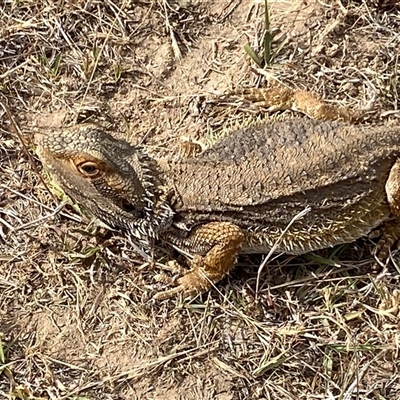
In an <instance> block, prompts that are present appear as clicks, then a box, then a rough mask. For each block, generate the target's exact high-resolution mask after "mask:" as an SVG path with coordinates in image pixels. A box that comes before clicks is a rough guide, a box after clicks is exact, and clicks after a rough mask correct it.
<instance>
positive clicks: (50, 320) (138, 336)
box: [0, 0, 400, 400]
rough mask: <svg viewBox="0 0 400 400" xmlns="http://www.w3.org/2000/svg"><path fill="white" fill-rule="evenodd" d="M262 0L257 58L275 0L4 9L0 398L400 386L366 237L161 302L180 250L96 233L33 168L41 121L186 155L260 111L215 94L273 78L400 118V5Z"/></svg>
mask: <svg viewBox="0 0 400 400" xmlns="http://www.w3.org/2000/svg"><path fill="white" fill-rule="evenodd" d="M269 9H270V17H271V30H272V31H273V33H274V41H273V43H272V51H273V59H272V61H271V63H270V65H267V66H263V67H259V66H257V65H256V64H254V62H252V61H251V59H250V57H249V56H248V55H247V54H246V52H245V51H244V50H243V46H244V45H245V44H246V43H250V45H251V47H252V48H253V49H255V50H256V51H257V52H258V53H259V54H261V51H262V46H261V43H262V39H263V38H262V33H263V28H264V3H263V2H262V1H256V0H242V1H240V0H217V1H211V0H209V1H195V0H176V1H173V0H169V1H166V0H159V1H155V0H147V1H146V0H143V1H139V0H138V1H124V0H116V1H114V2H113V1H110V0H102V1H96V0H69V1H68V0H66V1H56V2H52V1H35V0H27V1H21V2H19V1H14V0H5V1H3V2H1V3H0V103H1V104H2V107H1V108H0V121H1V126H0V263H1V267H0V339H1V342H0V397H1V398H6V399H24V400H25V399H82V400H83V399H113V400H114V399H115V400H116V399H182V400H183V399H217V400H230V399H232V400H233V399H291V400H293V399H343V400H352V399H354V400H355V399H359V400H361V399H362V400H367V399H371V400H383V399H385V400H389V399H390V400H395V399H399V398H400V334H399V332H400V331H399V327H400V314H399V313H400V309H399V303H400V291H399V289H398V286H399V276H398V270H397V269H396V267H395V266H392V265H391V266H389V268H386V269H384V270H379V271H374V270H373V269H372V268H371V266H372V263H373V259H372V256H371V255H370V254H371V253H370V250H371V249H372V247H373V244H372V242H371V241H370V240H364V241H360V242H359V243H357V244H351V245H348V246H341V247H339V248H336V249H334V250H327V251H322V252H320V253H318V255H309V256H306V257H302V258H288V257H281V258H278V259H277V260H274V261H272V262H270V264H269V265H268V268H265V269H264V272H263V275H262V288H261V290H260V292H259V295H258V297H257V298H256V296H255V287H256V277H257V270H258V267H259V265H260V262H261V260H262V258H261V256H260V257H243V258H240V260H239V264H238V267H236V268H235V270H234V271H233V272H232V273H231V274H230V276H229V277H228V278H227V279H225V280H224V281H223V282H221V283H220V284H219V285H218V287H217V288H216V289H214V290H212V291H210V293H207V294H205V295H203V296H200V297H198V298H196V299H194V300H192V301H189V302H182V301H181V300H180V299H174V300H168V301H163V302H154V301H153V300H152V296H153V295H154V293H156V292H157V290H159V289H161V288H162V284H160V283H157V282H155V281H154V279H153V277H154V274H155V273H156V272H157V270H158V264H160V263H161V264H162V263H164V262H165V261H166V260H167V259H168V258H170V257H172V256H173V255H168V254H166V255H165V257H161V258H160V257H158V258H156V259H155V261H156V264H155V265H152V264H151V263H148V262H146V261H145V260H143V258H142V257H141V256H140V255H138V254H137V253H135V251H134V249H133V248H132V246H131V245H130V244H129V243H128V242H127V239H126V237H125V236H124V235H123V234H118V233H116V232H113V233H110V232H108V233H106V232H98V233H97V234H96V235H94V234H93V229H92V227H91V225H90V224H88V221H87V220H85V218H84V217H81V215H80V214H79V213H78V212H77V211H75V210H74V209H73V208H71V207H70V206H63V207H61V208H60V204H61V201H60V200H58V199H57V198H55V197H54V196H53V195H52V194H51V193H49V191H48V190H47V188H46V186H45V185H44V183H43V182H42V180H41V179H40V176H44V174H41V172H40V171H41V164H40V162H39V161H38V159H37V158H36V156H35V154H34V145H33V144H32V138H33V134H34V133H35V132H37V131H41V132H46V129H49V128H50V127H60V126H65V125H69V124H72V123H77V122H82V121H86V120H95V121H98V122H100V123H102V124H105V125H108V126H110V127H111V128H112V129H113V130H115V131H116V132H119V134H120V135H122V136H124V137H125V138H128V139H129V140H130V141H131V142H132V143H143V145H144V146H145V147H146V149H147V150H148V152H149V153H150V154H152V155H157V156H162V157H175V156H176V155H177V149H178V148H179V143H180V142H181V140H182V138H191V139H194V140H200V141H201V142H202V143H204V144H207V143H209V142H210V141H212V140H214V139H215V137H217V136H219V135H220V134H224V133H226V131H228V130H229V128H230V127H232V126H237V125H240V124H243V123H248V120H249V119H253V120H254V119H255V118H266V119H267V118H268V116H269V113H268V112H266V111H265V110H260V109H258V108H257V107H256V106H255V105H251V104H245V103H244V102H241V101H232V102H229V101H226V102H222V101H218V100H216V98H217V97H216V96H218V95H221V94H224V93H227V92H228V91H230V90H232V89H238V88H243V87H256V86H267V85H268V84H271V82H279V83H281V84H283V85H288V86H289V87H292V88H300V89H307V90H312V91H315V92H316V93H319V94H320V95H321V96H322V97H323V98H325V99H326V100H327V101H330V102H332V103H335V104H340V105H346V106H348V107H350V108H354V109H357V108H358V109H360V108H361V109H365V110H366V120H367V121H366V122H370V121H373V120H374V121H384V120H388V119H392V120H393V121H395V123H396V121H397V123H399V95H400V83H399V70H400V65H399V53H400V37H399V32H400V11H399V7H398V5H397V1H392V2H390V1H361V0H360V1H350V0H348V1H345V0H343V1H340V0H337V1H330V0H326V1H325V2H323V1H316V0H307V1H269ZM4 106H7V107H8V108H9V110H10V112H11V116H12V118H13V119H14V121H15V122H16V124H17V126H19V127H20V129H21V131H22V138H23V141H24V143H25V146H26V148H25V147H24V146H23V144H22V142H21V140H20V137H19V136H18V135H17V130H16V127H15V126H14V125H13V124H12V123H11V119H10V116H9V115H7V113H6V111H5V107H4ZM286 114H290V113H283V116H282V115H280V116H279V117H286ZM288 117H289V115H288ZM246 121H247V122H246ZM175 256H176V255H175ZM339 259H340V263H339V261H338V260H339Z"/></svg>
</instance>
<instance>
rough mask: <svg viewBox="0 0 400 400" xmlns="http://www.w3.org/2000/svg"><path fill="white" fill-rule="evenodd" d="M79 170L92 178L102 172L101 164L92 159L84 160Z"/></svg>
mask: <svg viewBox="0 0 400 400" xmlns="http://www.w3.org/2000/svg"><path fill="white" fill-rule="evenodd" d="M78 171H79V172H80V173H81V174H82V175H85V176H88V177H90V178H93V177H94V176H97V175H98V174H99V173H100V169H99V166H98V165H97V164H96V163H94V162H92V161H87V162H83V163H82V164H79V165H78Z"/></svg>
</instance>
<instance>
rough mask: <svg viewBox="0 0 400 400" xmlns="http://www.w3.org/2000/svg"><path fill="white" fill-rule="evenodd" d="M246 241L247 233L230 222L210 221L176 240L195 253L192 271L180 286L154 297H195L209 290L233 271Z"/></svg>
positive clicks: (178, 243) (159, 298)
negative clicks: (187, 235)
mask: <svg viewBox="0 0 400 400" xmlns="http://www.w3.org/2000/svg"><path fill="white" fill-rule="evenodd" d="M243 241H244V233H243V232H242V230H241V229H240V228H239V227H238V226H237V225H235V224H232V223H230V222H210V223H208V224H205V225H200V226H198V227H196V228H194V229H193V230H192V231H191V233H190V235H189V237H187V238H184V239H179V240H178V241H177V240H176V238H175V240H174V242H175V244H176V245H178V246H182V247H185V248H187V249H189V250H191V252H193V253H203V252H204V249H205V255H200V254H196V255H195V256H194V257H193V259H192V262H191V269H190V270H189V271H188V272H187V273H186V274H185V275H183V276H182V277H181V278H179V279H178V280H177V286H176V287H174V288H172V289H169V290H166V291H164V292H160V293H157V294H156V295H155V296H154V298H155V299H156V300H163V299H167V298H170V297H173V296H175V295H177V294H183V296H184V297H185V298H186V297H192V296H194V295H196V294H199V293H204V292H206V291H207V290H209V289H210V288H211V287H212V286H213V285H214V284H215V283H217V282H219V281H220V280H221V279H222V278H223V277H224V276H225V275H226V274H227V273H228V272H229V270H230V269H232V268H233V266H234V264H235V261H236V257H237V255H238V254H239V251H240V248H241V246H242V243H243Z"/></svg>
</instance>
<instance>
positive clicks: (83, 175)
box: [37, 119, 400, 299]
mask: <svg viewBox="0 0 400 400" xmlns="http://www.w3.org/2000/svg"><path fill="white" fill-rule="evenodd" d="M37 143H38V154H39V156H40V158H41V160H42V162H43V164H44V165H45V166H46V167H47V168H48V169H49V171H50V173H51V174H52V175H53V176H54V178H55V179H56V180H57V181H58V183H59V184H60V186H61V187H63V188H64V190H65V191H66V192H67V193H68V194H69V195H70V196H71V197H72V198H74V199H75V200H76V201H77V202H79V203H81V204H82V205H84V206H85V207H86V208H88V209H89V210H90V211H91V212H92V213H93V214H95V215H97V216H98V217H100V218H101V219H103V220H104V221H105V222H107V223H108V224H109V225H111V226H113V227H115V228H121V229H125V230H128V231H129V232H131V233H133V234H134V235H135V236H137V237H138V238H139V239H140V240H142V241H143V242H144V245H145V244H146V242H147V243H150V242H151V240H152V239H161V240H166V241H167V242H170V243H172V244H174V245H175V246H177V247H178V248H180V249H182V251H185V252H188V253H189V254H191V255H192V256H193V260H192V265H191V270H190V271H188V272H187V273H186V274H185V275H184V276H183V277H181V278H180V279H178V281H177V286H176V287H175V288H173V289H170V290H167V291H165V292H162V293H159V294H157V295H156V298H158V299H163V298H167V297H171V296H173V295H175V294H178V293H182V294H183V295H184V296H192V295H194V294H196V293H200V292H204V291H206V290H208V289H209V288H210V287H211V286H212V285H213V284H215V283H216V282H218V281H219V280H220V279H222V278H223V277H224V276H225V274H226V273H227V272H228V271H229V270H230V269H231V268H232V267H233V266H234V263H235V259H236V257H237V255H238V254H239V253H267V252H269V251H270V249H271V248H272V246H274V245H276V252H284V253H289V254H303V253H306V252H309V251H313V250H317V249H321V248H325V247H330V246H334V245H337V244H340V243H346V242H352V241H354V240H355V239H357V238H359V237H361V236H364V235H366V234H368V233H369V232H370V231H371V230H372V229H374V228H376V227H378V226H382V227H383V229H384V234H383V240H384V241H383V242H382V243H381V244H380V248H381V249H383V251H382V252H381V255H382V257H385V256H387V252H388V250H389V249H390V246H391V245H392V244H393V243H394V242H395V241H396V240H398V239H399V237H400V228H399V227H400V224H399V223H398V222H399V218H400V211H399V210H400V207H399V205H400V202H399V182H400V180H399V170H400V168H399V161H398V155H399V154H400V129H399V128H398V127H388V126H373V125H370V126H362V125H358V126H351V125H348V124H346V123H337V122H316V121H311V120H307V119H296V120H289V121H284V122H279V123H278V122H277V123H274V124H270V125H268V126H267V125H263V126H258V127H250V128H247V129H243V130H240V131H237V132H234V133H232V134H231V135H230V136H228V137H227V138H225V139H224V140H222V141H221V142H219V143H217V144H216V145H215V146H213V147H212V148H211V149H209V150H207V151H205V152H204V153H203V154H201V155H200V156H198V157H195V158H187V159H183V160H180V161H177V162H158V161H151V160H149V159H148V158H147V157H146V156H145V155H144V154H143V152H142V151H141V149H139V148H134V147H132V146H131V145H130V144H128V143H126V142H124V141H118V140H115V139H113V138H112V137H111V136H110V135H109V134H107V133H105V132H104V131H102V130H101V129H99V128H97V127H95V126H93V125H81V126H75V127H72V128H68V129H63V130H58V131H54V132H50V133H49V134H43V135H40V136H39V137H38V138H37ZM306 207H309V208H310V210H309V212H308V213H306V214H305V215H304V216H303V217H302V218H301V219H299V220H296V221H295V222H294V223H292V224H291V225H290V222H291V221H292V219H293V218H294V217H295V216H296V215H297V214H298V213H300V212H301V211H303V210H304V209H305V208H306ZM288 225H290V227H289V228H288V229H287V231H286V232H285V234H284V235H283V236H282V234H283V232H284V231H285V229H286V228H287V227H288Z"/></svg>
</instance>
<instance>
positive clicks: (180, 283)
mask: <svg viewBox="0 0 400 400" xmlns="http://www.w3.org/2000/svg"><path fill="white" fill-rule="evenodd" d="M202 264H203V257H201V256H198V255H197V256H195V257H194V258H193V261H192V266H193V265H194V266H195V268H194V269H192V270H190V271H188V272H186V274H185V275H184V276H182V277H181V278H178V279H174V278H168V279H167V280H165V277H164V276H163V278H162V279H161V280H160V279H158V280H159V281H163V282H164V283H168V284H174V283H177V286H176V287H174V288H171V289H168V290H165V291H163V292H160V293H157V294H156V295H154V296H153V298H154V299H155V300H165V299H169V298H171V297H175V296H176V295H178V294H182V295H183V297H184V298H185V299H186V298H190V297H194V296H195V295H196V294H200V293H204V292H206V291H207V290H209V289H210V288H211V286H212V284H213V282H212V281H211V280H210V278H209V277H208V276H207V274H206V272H205V271H204V269H203V268H202V267H200V265H202Z"/></svg>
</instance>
